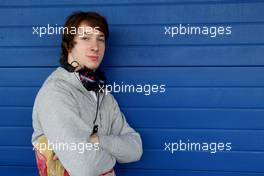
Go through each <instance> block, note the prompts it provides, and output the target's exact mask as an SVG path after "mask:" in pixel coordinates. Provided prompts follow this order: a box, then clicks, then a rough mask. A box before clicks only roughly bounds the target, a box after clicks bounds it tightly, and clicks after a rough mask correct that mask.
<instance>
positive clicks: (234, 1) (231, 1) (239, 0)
mask: <svg viewBox="0 0 264 176" xmlns="http://www.w3.org/2000/svg"><path fill="white" fill-rule="evenodd" d="M262 2H263V1H261V0H251V1H249V0H248V1H245V0H229V1H228V0H219V1H208V0H206V1H200V2H197V1H188V2H184V1H181V2H152V3H145V2H144V3H135V2H131V3H120V4H117V3H115V4H113V3H104V4H102V3H99V4H94V3H81V4H76V3H75V4H50V5H48V4H44V5H1V6H0V8H65V7H84V6H89V7H115V6H119V7H120V6H124V7H127V6H156V5H204V4H221V5H224V4H252V3H262Z"/></svg>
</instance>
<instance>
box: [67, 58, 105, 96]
mask: <svg viewBox="0 0 264 176" xmlns="http://www.w3.org/2000/svg"><path fill="white" fill-rule="evenodd" d="M73 63H77V66H73ZM78 66H79V63H78V62H77V61H73V62H71V64H69V63H68V62H65V63H64V64H63V65H62V67H63V68H65V69H66V70H67V71H69V72H74V71H75V70H76V68H77V67H78ZM76 72H78V73H79V77H80V80H81V82H82V84H83V86H84V87H85V88H86V89H87V90H88V91H95V92H98V91H99V90H101V88H102V87H105V85H106V77H105V74H104V72H103V71H101V70H100V69H97V70H92V69H89V68H87V67H86V66H84V67H83V68H81V69H80V70H78V71H76Z"/></svg>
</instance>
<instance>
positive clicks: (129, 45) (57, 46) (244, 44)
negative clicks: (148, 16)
mask: <svg viewBox="0 0 264 176" xmlns="http://www.w3.org/2000/svg"><path fill="white" fill-rule="evenodd" d="M172 40H173V39H172ZM173 46H175V47H208V46H214V47H215V46H219V47H223V46H264V43H225V44H216V43H212V44H202V43H199V44H143V45H139V44H137V45H132V44H124V45H117V44H114V45H113V44H112V45H108V47H173ZM26 47H35V48H41V47H48V48H54V47H56V48H59V45H39V46H32V45H14V46H13V45H1V46H0V48H26Z"/></svg>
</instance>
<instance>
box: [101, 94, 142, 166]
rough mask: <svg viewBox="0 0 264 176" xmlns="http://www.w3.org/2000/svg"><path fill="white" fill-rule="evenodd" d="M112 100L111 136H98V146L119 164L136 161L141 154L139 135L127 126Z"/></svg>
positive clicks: (114, 101)
mask: <svg viewBox="0 0 264 176" xmlns="http://www.w3.org/2000/svg"><path fill="white" fill-rule="evenodd" d="M112 99H113V112H112V113H111V114H112V116H113V117H112V118H113V119H114V120H113V123H112V131H111V135H108V136H107V135H99V145H100V147H102V148H103V149H104V150H106V151H108V152H109V153H111V154H112V155H113V156H114V157H115V158H116V160H117V161H118V162H119V163H128V162H133V161H138V160H139V159H140V158H141V156H142V153H143V150H142V141H141V138H140V135H139V134H138V133H137V132H136V131H135V130H134V129H133V128H131V127H130V126H129V124H128V123H127V121H126V118H125V116H124V114H123V113H122V112H121V111H120V108H119V106H118V104H117V102H116V100H115V99H114V97H112Z"/></svg>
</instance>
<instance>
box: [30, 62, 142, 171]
mask: <svg viewBox="0 0 264 176" xmlns="http://www.w3.org/2000/svg"><path fill="white" fill-rule="evenodd" d="M99 104H100V106H99V112H98V117H97V120H96V124H98V125H99V129H98V133H97V134H98V137H99V141H100V143H99V146H97V147H96V146H95V145H93V147H92V149H91V143H90V142H89V136H90V135H91V133H92V129H93V121H94V119H95V114H96V106H97V101H96V99H95V98H94V97H93V95H92V92H91V91H87V90H86V89H85V87H84V86H83V85H82V83H81V81H80V80H79V75H78V73H75V72H74V73H71V72H68V71H67V70H65V69H64V68H62V67H58V68H57V69H56V70H55V71H54V72H53V73H52V74H51V75H50V76H49V77H48V78H47V80H46V81H45V82H44V84H43V86H42V87H41V89H40V90H39V92H38V94H37V97H36V99H35V103H34V107H33V117H32V118H33V129H34V132H33V135H32V143H33V145H35V144H36V143H37V138H38V137H39V136H41V135H45V136H46V137H47V139H48V141H49V143H51V144H53V145H52V147H53V148H52V149H53V150H54V152H55V154H56V155H57V156H58V158H59V160H60V161H61V163H62V165H63V166H64V167H65V169H66V170H67V171H68V173H69V174H70V175H71V176H98V175H100V174H102V173H104V172H106V171H108V170H110V169H111V168H113V167H114V165H115V163H116V161H117V162H119V163H128V162H133V161H137V160H139V159H140V158H141V155H142V142H141V138H140V135H139V134H138V133H137V132H136V131H135V130H134V129H133V128H131V127H130V126H129V124H128V123H127V121H126V119H125V117H124V115H123V113H122V112H121V111H120V109H119V106H118V104H117V102H116V100H115V98H114V97H113V96H112V95H111V94H110V93H108V94H105V93H100V98H99ZM63 145H64V147H62V146H63ZM66 145H67V146H66ZM74 146H75V147H74ZM80 146H81V147H80ZM84 146H85V147H84ZM84 148H85V149H84Z"/></svg>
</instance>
